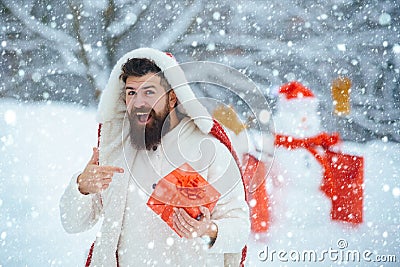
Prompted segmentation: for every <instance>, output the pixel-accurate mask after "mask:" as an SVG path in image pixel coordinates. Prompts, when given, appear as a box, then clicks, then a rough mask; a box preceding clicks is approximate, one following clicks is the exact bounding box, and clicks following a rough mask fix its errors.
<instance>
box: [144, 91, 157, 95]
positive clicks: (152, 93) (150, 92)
mask: <svg viewBox="0 0 400 267" xmlns="http://www.w3.org/2000/svg"><path fill="white" fill-rule="evenodd" d="M145 94H146V95H154V94H155V92H153V91H146V92H145Z"/></svg>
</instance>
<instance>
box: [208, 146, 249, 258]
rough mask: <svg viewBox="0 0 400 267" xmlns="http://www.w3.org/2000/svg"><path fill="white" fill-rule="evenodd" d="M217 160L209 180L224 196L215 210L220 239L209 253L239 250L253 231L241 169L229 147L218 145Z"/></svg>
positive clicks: (212, 216) (214, 216)
mask: <svg viewBox="0 0 400 267" xmlns="http://www.w3.org/2000/svg"><path fill="white" fill-rule="evenodd" d="M216 151H218V152H217V155H216V157H215V161H214V162H213V163H212V164H211V166H210V168H209V181H210V182H211V183H212V184H214V185H215V186H216V188H217V190H218V191H220V193H221V197H220V199H219V200H218V202H217V205H216V206H215V208H214V210H213V211H212V213H211V219H212V221H213V222H214V223H215V224H216V225H217V227H218V233H217V238H216V240H215V243H214V245H213V246H212V247H211V248H210V249H209V250H208V252H209V253H238V252H241V250H242V249H243V247H244V246H245V245H246V242H247V239H248V236H249V234H250V216H249V208H248V206H247V203H246V200H245V193H244V187H243V183H242V177H241V174H240V171H239V168H238V166H237V164H236V162H235V160H234V159H233V157H232V155H231V153H230V152H229V151H228V149H226V147H225V146H221V147H218V149H217V150H216Z"/></svg>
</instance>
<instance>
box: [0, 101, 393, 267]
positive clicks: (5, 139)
mask: <svg viewBox="0 0 400 267" xmlns="http://www.w3.org/2000/svg"><path fill="white" fill-rule="evenodd" d="M0 129H1V131H0V139H1V143H0V149H1V154H0V158H1V161H0V162H1V163H0V183H1V187H0V265H1V266H25V265H26V266H83V265H84V261H85V258H86V254H87V252H88V249H89V247H90V245H91V242H92V241H93V240H94V238H95V236H96V232H97V231H98V226H96V227H95V228H94V229H92V230H90V231H88V232H86V233H81V234H72V235H71V234H67V233H66V232H65V231H64V230H63V228H62V226H61V223H60V218H59V216H60V215H59V209H58V201H59V198H60V196H61V194H62V192H63V190H64V188H65V187H66V185H67V183H68V182H69V180H70V177H71V176H72V174H73V173H76V172H77V171H80V170H82V168H84V166H85V165H86V163H87V161H88V159H89V158H90V155H91V151H92V150H91V148H92V147H93V146H95V145H96V142H97V124H96V122H95V109H94V108H82V107H80V106H75V105H67V104H61V103H55V102H48V103H37V104H22V103H19V102H15V101H10V100H4V99H3V100H1V102H0ZM10 140H12V141H10ZM342 150H343V151H345V152H346V153H350V154H355V155H363V156H364V159H365V176H364V179H365V192H364V222H363V223H362V224H361V225H359V226H352V225H349V224H345V223H340V222H332V221H330V220H329V218H327V217H325V218H322V217H323V216H325V215H326V214H325V213H321V215H320V216H317V214H316V217H317V218H311V219H310V218H308V219H307V220H304V219H303V220H301V221H300V223H299V224H298V225H297V226H298V227H297V228H296V230H295V231H293V230H287V231H286V230H285V229H283V228H280V227H279V226H277V225H276V224H274V223H272V225H271V231H270V232H269V233H268V235H263V236H258V237H259V239H258V240H257V241H255V237H254V236H253V237H251V238H250V239H249V251H248V265H249V266H266V265H268V266H280V265H281V264H285V265H289V266H291V265H293V264H295V265H296V263H293V262H291V261H288V262H284V263H282V262H279V261H278V260H277V257H276V256H275V261H274V262H270V258H269V259H267V260H266V261H260V260H259V259H258V257H259V254H260V252H262V251H263V250H265V248H266V247H268V249H269V252H270V251H271V250H276V251H279V250H286V251H287V252H289V251H290V250H298V251H302V250H313V249H318V250H319V251H321V250H324V249H325V250H328V249H329V248H332V249H338V246H339V242H340V244H345V245H346V244H347V249H351V250H359V251H361V252H364V251H367V250H368V251H371V252H373V253H374V254H373V255H375V254H379V255H396V256H397V263H398V262H399V261H400V254H399V251H400V246H399V245H400V218H399V214H400V204H399V203H400V202H399V198H400V181H399V179H400V170H399V169H398V166H400V155H399V151H400V144H398V143H393V142H389V141H385V142H384V141H382V140H375V141H370V142H367V143H364V144H362V143H354V142H345V143H344V144H343V146H342ZM276 160H277V161H279V160H281V159H279V158H278V159H276ZM309 160H311V159H309ZM297 166H299V165H297ZM296 171H297V172H299V173H301V172H306V171H309V170H308V169H307V167H304V166H303V167H301V168H300V167H299V169H297V170H296ZM300 185H301V183H300ZM300 190H302V189H301V188H299V191H292V193H294V194H296V193H299V192H300ZM314 193H315V194H318V193H320V192H318V191H317V190H315V192H313V194H314ZM314 199H320V200H318V201H317V202H316V203H313V205H312V207H313V208H320V209H329V207H327V206H325V204H326V201H325V200H324V199H323V196H322V194H321V195H320V196H318V195H316V196H315V198H314ZM277 204H279V203H277ZM280 204H282V203H280ZM293 205H295V206H294V207H295V208H297V210H298V211H299V212H298V214H297V215H296V216H301V214H302V213H304V212H305V211H307V209H310V208H311V206H309V205H305V204H304V202H303V201H302V200H301V199H297V200H296V201H295V202H294V203H293ZM272 212H273V213H274V214H278V215H279V212H280V211H279V210H276V209H275V210H272ZM322 214H323V216H322ZM281 215H282V214H281ZM281 217H282V218H284V217H285V216H281ZM292 218H293V217H292ZM287 224H288V222H286V225H287ZM289 224H290V223H289ZM293 225H296V224H295V223H293ZM299 237H301V238H299ZM171 240H172V241H171ZM166 242H167V243H168V244H169V243H171V242H173V239H171V238H168V239H166ZM150 247H151V244H149V248H150ZM339 250H340V249H339ZM341 251H343V250H341ZM264 256H265V255H264ZM325 260H326V262H325V264H324V265H325V266H326V265H330V264H333V265H335V266H336V265H346V266H349V265H350V266H353V264H352V263H346V262H342V263H340V262H332V261H329V260H328V259H325ZM357 264H359V263H357ZM365 264H366V263H363V262H361V263H360V266H365ZM392 264H393V265H390V264H389V263H386V264H385V266H395V265H396V264H394V263H392ZM296 266H304V264H303V263H302V264H300V265H299V263H297V265H296ZM316 266H317V265H316ZM318 266H319V265H318ZM368 266H369V265H368ZM371 266H376V265H371Z"/></svg>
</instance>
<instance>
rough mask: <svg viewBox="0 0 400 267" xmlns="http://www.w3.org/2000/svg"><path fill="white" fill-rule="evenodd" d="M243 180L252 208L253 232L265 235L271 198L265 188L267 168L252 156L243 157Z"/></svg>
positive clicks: (248, 201)
mask: <svg viewBox="0 0 400 267" xmlns="http://www.w3.org/2000/svg"><path fill="white" fill-rule="evenodd" d="M242 172H243V180H244V182H245V189H246V195H247V203H248V204H249V208H250V220H251V231H252V232H253V233H264V232H267V231H268V227H269V222H270V220H269V210H268V207H269V198H268V195H267V190H266V188H265V183H266V175H267V167H266V166H265V164H264V162H262V161H259V160H258V159H257V158H255V157H254V156H252V155H250V154H245V155H244V156H243V165H242Z"/></svg>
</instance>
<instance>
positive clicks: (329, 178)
mask: <svg viewBox="0 0 400 267" xmlns="http://www.w3.org/2000/svg"><path fill="white" fill-rule="evenodd" d="M339 142H340V138H339V133H333V134H328V133H324V132H323V133H321V134H319V135H316V136H313V137H306V138H294V137H292V136H287V135H280V134H277V135H275V146H282V147H285V148H287V149H289V150H291V149H298V148H304V149H307V150H308V151H309V152H310V153H311V154H312V155H313V156H314V158H315V159H316V160H317V161H318V162H319V163H320V164H321V166H322V167H323V170H324V178H323V180H322V184H321V187H320V189H321V190H322V191H323V192H324V193H325V194H326V195H327V196H328V197H329V198H331V200H332V199H333V198H334V192H333V188H334V186H335V185H334V182H335V168H332V165H331V161H330V157H329V156H327V155H329V154H332V153H335V152H332V151H331V149H330V148H331V147H332V146H333V145H335V144H337V143H339ZM318 149H322V151H318ZM321 152H322V153H321ZM337 155H341V156H343V157H347V156H348V155H344V154H341V153H337ZM354 158H355V159H359V162H358V164H359V165H358V166H356V167H359V168H362V157H356V156H354ZM355 164H357V163H355ZM358 175H362V174H358ZM358 186H359V189H360V195H361V200H359V202H360V201H362V191H363V190H362V186H361V185H358ZM358 204H360V203H358ZM332 208H333V207H332ZM333 214H334V212H331V217H332V219H339V220H342V221H348V222H352V223H356V224H357V223H361V222H362V209H361V210H360V207H359V212H358V216H357V217H356V218H353V219H349V218H347V217H346V216H340V215H339V216H337V215H333Z"/></svg>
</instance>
